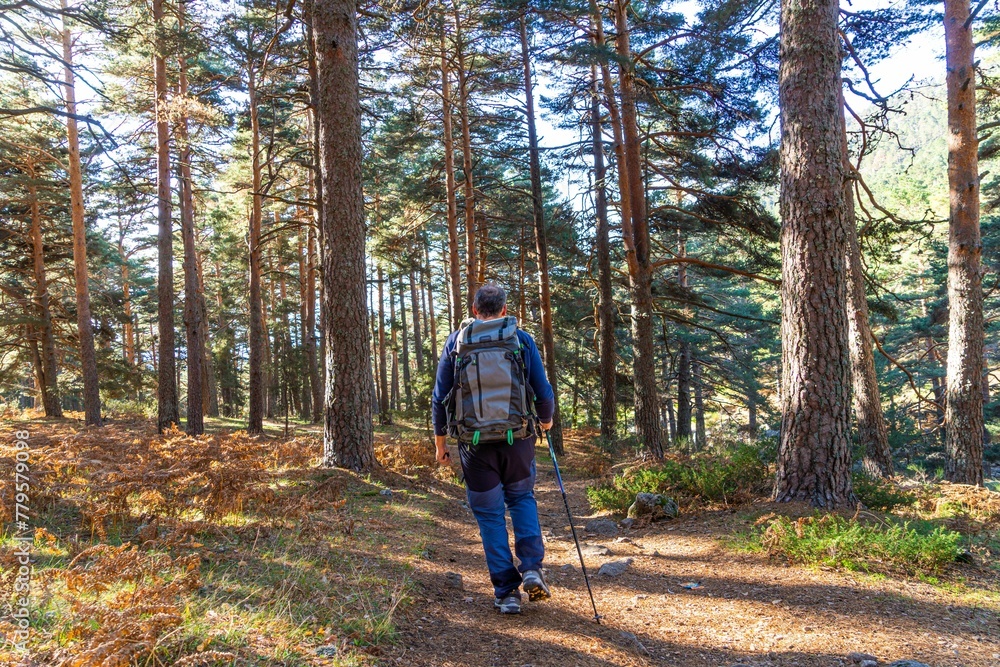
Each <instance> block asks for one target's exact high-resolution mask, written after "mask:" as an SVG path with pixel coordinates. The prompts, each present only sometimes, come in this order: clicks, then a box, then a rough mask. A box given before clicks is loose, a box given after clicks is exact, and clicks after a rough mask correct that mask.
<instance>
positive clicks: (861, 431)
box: [840, 87, 893, 479]
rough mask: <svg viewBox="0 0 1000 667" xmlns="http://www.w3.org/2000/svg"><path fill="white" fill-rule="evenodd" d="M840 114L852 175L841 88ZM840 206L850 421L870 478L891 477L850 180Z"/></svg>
mask: <svg viewBox="0 0 1000 667" xmlns="http://www.w3.org/2000/svg"><path fill="white" fill-rule="evenodd" d="M840 102H841V113H840V117H841V119H842V122H843V127H844V168H845V170H846V171H847V174H848V175H849V176H853V175H854V170H853V168H852V166H851V161H850V156H849V155H848V152H847V121H846V118H845V116H844V90H843V87H841V89H840ZM844 206H845V208H846V215H847V261H846V269H847V325H848V332H847V334H848V342H849V344H850V350H851V382H852V392H851V396H852V401H853V407H854V420H855V422H856V423H857V428H858V442H859V443H860V445H861V450H862V451H863V452H864V453H863V454H862V464H863V465H864V469H865V472H867V473H868V474H869V475H871V476H872V477H884V478H886V479H888V478H890V477H892V475H893V469H892V450H891V449H890V448H889V431H888V429H887V428H886V425H885V415H884V414H883V413H882V399H881V397H880V395H879V389H878V376H877V375H876V374H875V354H874V351H873V342H872V330H871V324H870V322H869V318H868V297H867V295H866V293H865V276H864V271H863V269H862V266H861V244H860V243H859V240H858V227H857V219H856V217H855V209H854V179H853V178H848V179H847V180H846V181H845V183H844Z"/></svg>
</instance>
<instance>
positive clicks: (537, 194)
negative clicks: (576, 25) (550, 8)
mask: <svg viewBox="0 0 1000 667" xmlns="http://www.w3.org/2000/svg"><path fill="white" fill-rule="evenodd" d="M521 65H522V67H523V68H524V99H525V104H526V115H527V119H528V156H529V160H530V164H531V210H532V215H533V217H534V220H535V251H536V257H537V262H538V299H539V307H540V309H541V311H542V354H543V359H544V361H545V373H546V375H548V378H549V384H551V385H552V391H553V392H555V395H556V409H555V414H554V415H553V422H552V430H551V435H552V447H553V448H554V449H555V451H556V453H557V454H562V453H563V437H562V420H561V419H560V414H559V390H558V376H557V374H556V343H555V333H554V332H553V329H552V293H551V287H550V285H549V246H548V238H547V237H546V233H545V207H544V203H543V201H542V166H541V161H540V159H539V157H538V132H537V130H536V128H535V99H534V93H533V92H532V86H531V54H530V50H529V48H528V21H527V17H526V15H525V14H524V13H523V12H522V13H521Z"/></svg>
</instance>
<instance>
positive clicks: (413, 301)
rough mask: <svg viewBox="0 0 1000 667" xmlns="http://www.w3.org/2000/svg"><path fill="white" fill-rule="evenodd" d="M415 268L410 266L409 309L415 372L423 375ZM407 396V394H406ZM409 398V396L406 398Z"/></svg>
mask: <svg viewBox="0 0 1000 667" xmlns="http://www.w3.org/2000/svg"><path fill="white" fill-rule="evenodd" d="M414 274H415V270H414V269H413V268H412V267H411V268H410V305H411V306H412V308H411V311H412V312H413V351H414V352H415V353H416V356H417V373H419V374H420V375H423V373H424V341H423V338H422V337H421V335H420V313H421V312H422V311H423V308H421V307H420V299H419V298H418V297H417V279H416V276H415V275H414ZM407 396H409V395H407ZM407 400H409V398H407Z"/></svg>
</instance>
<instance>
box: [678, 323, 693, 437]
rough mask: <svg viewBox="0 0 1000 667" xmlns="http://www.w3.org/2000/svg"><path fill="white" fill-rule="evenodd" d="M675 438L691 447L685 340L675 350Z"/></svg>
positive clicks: (688, 361)
mask: <svg viewBox="0 0 1000 667" xmlns="http://www.w3.org/2000/svg"><path fill="white" fill-rule="evenodd" d="M677 440H678V441H683V442H684V446H685V447H691V343H689V342H687V341H686V340H681V341H680V344H679V346H678V351H677Z"/></svg>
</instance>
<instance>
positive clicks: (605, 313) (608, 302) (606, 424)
mask: <svg viewBox="0 0 1000 667" xmlns="http://www.w3.org/2000/svg"><path fill="white" fill-rule="evenodd" d="M590 78H591V82H592V85H593V97H592V98H591V100H590V123H591V139H592V141H593V154H594V189H595V195H594V201H595V205H596V208H597V240H596V245H597V283H598V290H597V292H598V305H597V320H598V322H597V326H598V329H599V336H598V340H599V343H600V344H599V346H598V348H599V350H600V354H601V358H600V377H601V440H603V441H604V442H613V441H614V440H615V437H616V435H617V427H618V395H617V382H618V378H617V374H616V372H615V370H616V369H615V366H616V364H615V361H616V352H615V304H614V300H613V293H612V285H611V240H610V229H611V226H610V225H609V224H608V191H607V187H606V182H605V179H606V178H607V169H606V168H605V166H604V131H603V129H602V124H601V97H600V94H601V91H600V87H599V84H598V81H597V68H596V66H593V65H592V66H591V68H590Z"/></svg>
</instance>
